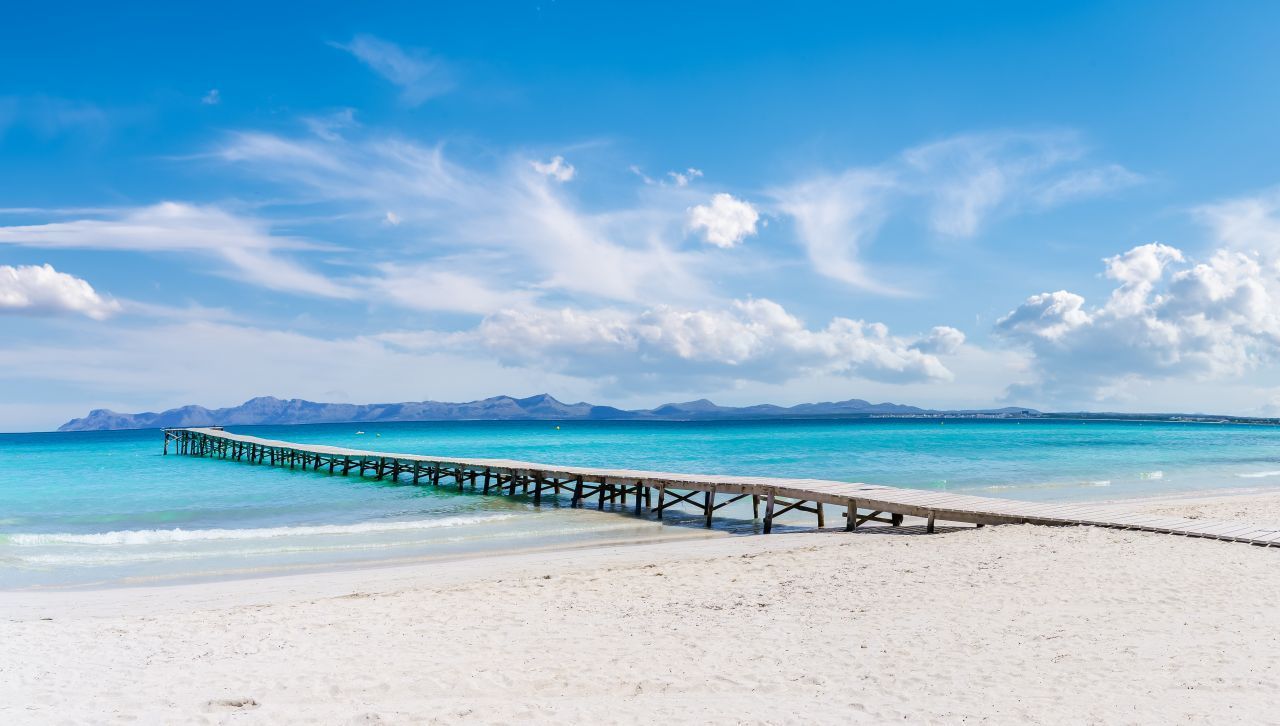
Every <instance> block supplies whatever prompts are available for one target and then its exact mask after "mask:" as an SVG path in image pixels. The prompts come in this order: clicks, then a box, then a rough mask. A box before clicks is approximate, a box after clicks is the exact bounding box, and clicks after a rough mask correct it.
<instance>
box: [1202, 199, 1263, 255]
mask: <svg viewBox="0 0 1280 726" xmlns="http://www.w3.org/2000/svg"><path fill="white" fill-rule="evenodd" d="M1193 211H1194V213H1195V216H1196V217H1197V218H1198V219H1199V220H1200V221H1201V222H1202V223H1204V224H1205V225H1207V226H1208V227H1209V229H1210V231H1211V232H1213V234H1214V236H1215V237H1216V238H1217V239H1218V241H1219V242H1221V243H1222V244H1224V245H1226V246H1228V247H1232V248H1235V249H1239V250H1263V251H1267V252H1269V253H1272V254H1280V187H1277V188H1274V189H1269V190H1267V191H1264V192H1262V193H1260V194H1256V195H1253V196H1248V197H1242V198H1240V199H1229V200H1226V201H1222V202H1217V203H1215V204H1206V205H1204V206H1201V207H1198V208H1197V209H1195V210H1193Z"/></svg>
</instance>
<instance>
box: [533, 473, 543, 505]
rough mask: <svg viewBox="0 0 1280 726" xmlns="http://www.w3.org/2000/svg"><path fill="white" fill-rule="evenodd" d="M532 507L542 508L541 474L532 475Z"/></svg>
mask: <svg viewBox="0 0 1280 726" xmlns="http://www.w3.org/2000/svg"><path fill="white" fill-rule="evenodd" d="M533 506H535V507H541V506H542V472H536V473H534V475H533Z"/></svg>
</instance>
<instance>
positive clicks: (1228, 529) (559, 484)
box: [164, 428, 1280, 547]
mask: <svg viewBox="0 0 1280 726" xmlns="http://www.w3.org/2000/svg"><path fill="white" fill-rule="evenodd" d="M164 435H165V453H168V451H169V446H170V444H173V445H174V447H175V449H176V451H177V453H179V454H190V455H194V456H211V457H219V458H227V459H232V460H236V461H244V462H247V463H258V464H274V465H276V466H289V467H290V468H293V467H295V466H300V467H301V468H303V469H305V468H307V467H308V466H310V467H311V469H312V470H320V469H321V467H322V466H323V467H324V468H325V470H326V471H332V472H333V473H335V474H347V473H356V474H359V475H364V476H376V477H377V478H379V479H381V478H384V477H385V476H391V477H392V478H393V479H396V480H397V481H399V480H400V477H402V476H405V475H412V477H413V481H414V483H415V484H418V483H419V482H420V481H421V485H425V484H427V483H432V484H436V485H437V486H438V485H440V480H441V479H442V478H447V479H449V480H450V484H451V485H456V486H457V487H458V488H459V489H461V488H462V487H463V485H464V484H465V483H470V485H471V486H472V488H475V487H476V486H477V484H476V482H477V480H481V479H482V480H483V481H484V486H485V488H486V490H487V489H488V488H489V477H490V476H493V477H495V479H494V482H493V484H494V486H493V492H494V493H498V494H501V493H504V489H505V490H506V491H505V493H508V494H516V493H521V494H523V493H525V492H528V491H529V490H532V493H533V497H534V501H535V502H540V501H541V495H542V493H543V492H552V493H554V492H558V491H561V490H563V491H566V492H570V493H572V492H574V491H575V487H577V491H579V492H581V496H580V497H579V496H578V495H575V497H574V502H575V506H584V505H585V503H586V501H587V500H588V499H591V498H592V497H597V498H598V499H599V502H600V506H601V507H603V502H604V501H605V500H606V499H608V500H610V501H613V500H615V499H618V500H620V501H623V502H625V500H626V498H627V497H628V496H634V497H636V498H637V501H636V511H637V512H639V511H641V506H642V505H641V504H640V498H641V497H643V501H644V505H643V506H644V507H647V508H648V511H649V512H659V516H661V513H660V508H661V507H662V505H661V504H660V503H659V504H658V505H656V506H654V505H652V504H651V500H652V499H653V497H652V494H653V493H654V492H655V490H656V491H657V492H658V493H659V496H658V497H657V499H658V500H659V502H661V501H662V498H663V496H667V497H671V496H682V497H684V498H683V499H682V500H681V501H688V502H690V503H694V504H696V505H697V506H699V507H703V508H706V507H710V508H711V509H710V511H709V512H708V513H707V522H708V525H709V524H710V521H711V515H712V514H713V513H714V511H715V509H716V508H718V507H719V506H722V505H717V504H715V497H716V496H720V495H728V496H739V495H741V496H752V497H757V498H758V499H757V500H756V501H757V502H763V501H765V500H768V507H766V510H765V527H764V531H765V532H766V533H767V532H769V531H770V530H771V524H772V518H773V516H774V515H773V512H774V509H775V505H774V502H775V501H777V502H778V504H777V507H778V510H779V512H781V511H786V510H790V509H796V510H800V511H806V512H815V513H818V516H819V518H820V519H821V518H822V514H821V511H822V510H821V507H817V506H813V505H831V506H834V507H835V508H836V512H837V514H836V515H835V516H837V517H839V514H838V512H839V511H841V510H843V511H845V513H846V514H848V513H849V512H850V511H853V510H856V512H857V513H858V514H857V518H858V520H859V521H860V522H862V521H867V520H866V519H864V517H865V516H871V515H863V514H861V512H863V511H866V512H869V513H876V514H879V515H881V516H880V517H879V518H877V519H875V520H874V521H878V522H887V523H890V524H893V525H894V526H897V524H899V523H900V522H901V521H902V517H903V516H912V517H921V518H924V519H927V520H929V531H933V526H934V522H935V521H944V522H961V523H966V524H976V525H985V524H992V525H994V524H1038V525H1048V526H1064V525H1067V526H1069V525H1087V526H1096V527H1111V528H1118V529H1128V530H1142V531H1149V532H1162V533H1168V534H1180V535H1186V536H1189V537H1205V538H1211V539H1219V540H1229V541H1234V542H1247V543H1249V544H1255V545H1259V546H1264V547H1266V546H1280V531H1278V530H1277V529H1276V528H1274V527H1265V526H1262V525H1257V524H1248V523H1244V522H1223V521H1214V520H1205V519H1184V518H1181V517H1161V516H1156V515H1149V514H1142V513H1138V512H1125V511H1123V510H1121V509H1118V508H1115V507H1108V506H1098V505H1093V504H1090V505H1076V504H1042V503H1036V502H1022V501H1018V500H1013V499H999V498H995V497H980V496H973V495H968V494H952V493H947V492H931V491H925V490H920V489H904V488H901V487H889V486H883V485H880V484H865V483H859V482H841V481H828V480H823V479H792V478H781V477H761V476H732V475H713V474H707V475H701V474H679V473H673V472H661V471H643V470H633V469H601V468H595V467H564V466H554V465H551V464H537V463H532V462H527V461H514V460H510V459H459V458H449V457H434V456H423V455H418V454H399V453H390V452H382V451H365V450H361V449H347V448H343V447H338V446H323V445H319V444H298V443H292V442H289V441H276V440H273V439H262V438H258V437H255V436H245V435H242V434H233V433H229V432H226V431H223V430H222V429H220V428H180V429H165V430H164ZM677 491H684V492H686V493H687V495H679V494H676V493H675V492H677ZM642 492H643V493H642ZM695 492H697V493H700V494H702V495H703V497H702V498H703V499H704V501H703V502H698V501H697V500H695V499H693V494H694V493H695ZM725 503H727V500H726V501H725ZM669 504H670V502H668V505H669ZM804 505H809V506H804ZM851 508H852V510H851ZM884 515H889V517H890V518H889V519H885V518H884ZM842 524H843V523H842Z"/></svg>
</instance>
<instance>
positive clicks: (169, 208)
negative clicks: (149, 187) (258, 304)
mask: <svg viewBox="0 0 1280 726" xmlns="http://www.w3.org/2000/svg"><path fill="white" fill-rule="evenodd" d="M0 244H15V245H22V246H25V247H37V248H50V249H98V250H117V251H133V252H151V253H158V252H197V253H200V254H204V255H209V256H212V257H215V258H217V259H219V260H221V261H222V262H224V263H226V264H227V265H229V266H230V267H231V268H232V270H231V271H230V272H229V273H228V274H230V275H231V276H233V277H234V278H235V279H237V280H240V281H242V282H246V283H249V284H253V285H258V286H261V287H265V288H269V289H273V290H281V291H285V292H297V293H306V294H311V295H320V296H324V297H338V298H349V297H353V296H354V293H353V291H352V290H350V289H349V288H347V287H345V286H342V285H339V284H338V283H335V282H333V281H332V280H330V279H328V278H327V277H325V276H323V275H321V274H318V273H316V272H313V271H311V270H308V269H307V268H305V267H302V266H301V265H299V264H297V263H295V262H292V261H291V260H289V259H288V258H285V257H282V256H280V255H279V254H278V251H279V250H284V249H295V250H299V249H315V248H318V246H317V245H315V244H313V243H311V242H308V241H306V240H303V239H299V238H296V237H290V236H287V235H274V234H272V233H271V232H270V229H269V227H268V226H267V225H266V224H265V223H263V222H261V221H258V220H253V219H247V218H243V217H238V216H236V215H233V214H231V213H229V212H227V211H225V210H222V209H219V208H217V207H211V206H196V205H191V204H184V203H180V202H162V203H160V204H155V205H152V206H148V207H137V208H133V209H125V210H118V211H115V212H113V213H110V214H106V215H102V216H101V217H100V218H94V219H77V220H73V221H69V222H49V223H46V224H33V225H12V226H0Z"/></svg>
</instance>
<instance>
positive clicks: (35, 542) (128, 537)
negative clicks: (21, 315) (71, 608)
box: [3, 514, 516, 547]
mask: <svg viewBox="0 0 1280 726" xmlns="http://www.w3.org/2000/svg"><path fill="white" fill-rule="evenodd" d="M514 516H516V515H514V514H493V515H486V516H483V517H446V518H443V519H425V520H411V521H391V522H359V523H357V524H319V525H307V526H299V527H262V528H257V529H138V530H121V531H117V532H101V533H97V534H72V533H61V532H53V533H49V534H35V533H21V532H19V533H15V534H11V535H8V536H5V537H3V540H4V541H7V542H8V543H9V544H11V545H17V546H20V547H31V546H39V545H51V544H78V545H148V544H163V543H169V542H207V541H213V540H239V539H267V538H271V537H299V536H315V535H318V536H325V535H344V534H376V533H379V532H404V531H409V530H420V529H439V528H441V527H465V526H467V525H473V524H487V523H489V522H497V521H500V520H503V519H511V518H512V517H514Z"/></svg>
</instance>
